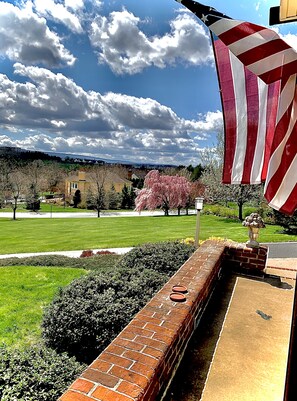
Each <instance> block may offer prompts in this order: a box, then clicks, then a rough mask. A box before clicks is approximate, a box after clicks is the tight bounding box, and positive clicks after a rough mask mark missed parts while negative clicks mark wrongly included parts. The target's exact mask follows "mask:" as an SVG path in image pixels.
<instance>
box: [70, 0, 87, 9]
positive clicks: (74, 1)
mask: <svg viewBox="0 0 297 401" xmlns="http://www.w3.org/2000/svg"><path fill="white" fill-rule="evenodd" d="M65 7H66V8H68V9H69V8H70V9H71V10H74V11H78V10H81V9H83V8H84V1H83V0H65Z"/></svg>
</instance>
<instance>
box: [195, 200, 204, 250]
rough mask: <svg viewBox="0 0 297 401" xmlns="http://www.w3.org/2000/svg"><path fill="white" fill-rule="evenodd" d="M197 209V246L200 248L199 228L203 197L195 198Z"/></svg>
mask: <svg viewBox="0 0 297 401" xmlns="http://www.w3.org/2000/svg"><path fill="white" fill-rule="evenodd" d="M195 209H196V211H197V219H196V236H195V247H196V248H198V246H199V230H200V212H201V210H202V209H203V198H195Z"/></svg>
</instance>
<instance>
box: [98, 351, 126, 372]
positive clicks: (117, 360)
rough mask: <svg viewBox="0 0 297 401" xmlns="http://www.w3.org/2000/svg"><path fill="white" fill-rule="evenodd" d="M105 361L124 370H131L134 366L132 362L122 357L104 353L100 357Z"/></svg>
mask: <svg viewBox="0 0 297 401" xmlns="http://www.w3.org/2000/svg"><path fill="white" fill-rule="evenodd" d="M100 358H101V359H102V360H103V361H106V362H109V363H111V364H114V365H118V366H121V367H123V368H129V366H131V365H132V361H130V360H129V359H127V358H124V357H122V356H118V355H114V354H111V353H109V352H106V351H103V352H102V354H101V357H100Z"/></svg>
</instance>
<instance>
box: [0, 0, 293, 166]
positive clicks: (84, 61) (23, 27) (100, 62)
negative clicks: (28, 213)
mask: <svg viewBox="0 0 297 401" xmlns="http://www.w3.org/2000/svg"><path fill="white" fill-rule="evenodd" d="M279 3H280V0H248V1H247V0H238V1H235V0H210V2H209V3H208V5H211V6H213V7H215V8H217V9H218V10H219V11H222V12H224V13H226V14H228V15H230V16H231V17H233V18H235V19H241V20H248V21H251V22H254V23H257V24H260V25H265V26H267V25H268V21H269V19H268V15H269V8H270V7H272V6H276V5H279ZM276 29H278V30H279V32H280V33H281V34H282V35H283V36H284V38H285V39H286V40H287V41H289V42H290V44H291V45H293V46H294V43H295V42H296V43H297V36H295V34H297V25H296V23H290V24H286V25H282V26H278V27H276ZM295 47H296V48H297V45H296V46H295ZM221 130H222V114H221V103H220V97H219V91H218V84H217V77H216V71H215V68H214V61H213V53H212V49H211V44H210V39H209V35H208V32H207V29H206V28H205V27H204V26H203V25H202V24H200V23H199V21H198V20H197V18H196V17H195V16H194V15H193V14H190V13H189V12H187V11H186V9H185V8H184V7H183V6H181V5H180V4H179V3H177V2H175V1H174V0H104V1H103V0H11V1H0V146H1V145H2V146H19V147H22V148H25V149H30V150H41V151H54V152H64V153H69V154H71V153H72V154H84V155H91V156H96V157H101V158H104V159H107V160H111V161H112V160H127V161H135V162H141V163H142V162H150V163H171V164H184V165H189V164H194V165H195V164H197V163H199V162H200V155H201V152H203V149H204V148H205V147H211V146H213V145H214V144H215V141H216V134H217V132H218V131H221Z"/></svg>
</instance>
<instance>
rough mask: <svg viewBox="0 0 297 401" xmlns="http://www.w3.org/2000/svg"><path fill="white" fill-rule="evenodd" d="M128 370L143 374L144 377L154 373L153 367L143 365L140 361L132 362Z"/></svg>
mask: <svg viewBox="0 0 297 401" xmlns="http://www.w3.org/2000/svg"><path fill="white" fill-rule="evenodd" d="M130 370H132V371H133V372H136V373H139V374H140V375H143V376H145V377H146V378H148V379H149V378H150V377H152V375H153V373H154V369H153V368H152V367H150V366H147V365H144V364H143V363H141V362H134V364H133V365H132V366H131V368H130Z"/></svg>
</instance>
